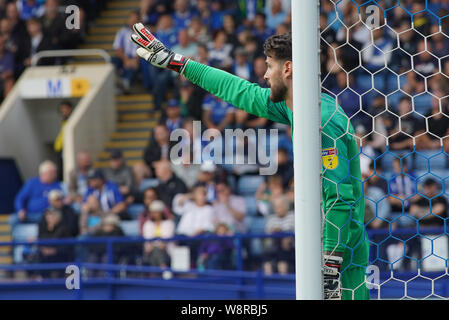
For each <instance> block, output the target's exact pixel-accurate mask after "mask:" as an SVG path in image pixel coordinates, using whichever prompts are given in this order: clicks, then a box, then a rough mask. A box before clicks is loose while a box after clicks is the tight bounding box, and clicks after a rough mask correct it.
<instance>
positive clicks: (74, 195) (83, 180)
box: [66, 151, 92, 204]
mask: <svg viewBox="0 0 449 320" xmlns="http://www.w3.org/2000/svg"><path fill="white" fill-rule="evenodd" d="M91 168H92V158H91V156H90V154H89V153H88V152H86V151H80V152H78V154H77V155H76V168H74V169H73V170H72V171H71V172H70V173H69V182H68V186H67V187H68V191H69V195H68V197H67V199H66V200H67V202H69V203H72V204H74V203H75V204H80V203H82V201H83V197H84V194H85V193H86V192H87V188H88V185H87V173H88V172H89V170H90V169H91Z"/></svg>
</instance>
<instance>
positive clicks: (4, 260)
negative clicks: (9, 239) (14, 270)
mask: <svg viewBox="0 0 449 320" xmlns="http://www.w3.org/2000/svg"><path fill="white" fill-rule="evenodd" d="M0 264H12V256H0Z"/></svg>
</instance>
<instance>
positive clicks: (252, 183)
mask: <svg viewBox="0 0 449 320" xmlns="http://www.w3.org/2000/svg"><path fill="white" fill-rule="evenodd" d="M264 181H265V179H264V177H262V176H243V177H241V178H240V179H239V182H238V185H237V192H238V193H239V194H240V195H243V196H250V195H254V194H255V193H256V191H257V188H259V186H260V184H261V183H263V182H264Z"/></svg>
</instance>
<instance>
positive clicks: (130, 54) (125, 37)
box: [113, 12, 146, 93]
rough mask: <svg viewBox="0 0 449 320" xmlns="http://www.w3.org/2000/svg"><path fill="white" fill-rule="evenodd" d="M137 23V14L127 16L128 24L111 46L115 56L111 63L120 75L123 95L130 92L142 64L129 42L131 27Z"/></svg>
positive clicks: (133, 44)
mask: <svg viewBox="0 0 449 320" xmlns="http://www.w3.org/2000/svg"><path fill="white" fill-rule="evenodd" d="M139 21H140V14H139V13H138V12H131V13H130V14H129V16H128V24H127V25H126V26H124V27H123V28H121V29H120V30H119V31H118V32H117V34H116V36H115V40H114V44H113V48H114V50H115V52H116V55H117V57H115V58H114V60H113V61H114V64H115V66H116V68H117V70H118V71H119V72H120V74H121V80H122V81H121V85H122V87H123V90H124V92H125V93H128V92H129V91H130V89H131V84H132V82H133V81H134V79H135V78H136V75H137V72H138V70H139V65H142V64H144V63H143V62H141V61H142V59H139V58H138V57H137V54H136V50H137V45H136V44H135V43H134V42H132V41H130V40H129V39H130V37H131V34H132V33H133V25H134V24H135V23H137V22H139ZM145 63H146V62H145Z"/></svg>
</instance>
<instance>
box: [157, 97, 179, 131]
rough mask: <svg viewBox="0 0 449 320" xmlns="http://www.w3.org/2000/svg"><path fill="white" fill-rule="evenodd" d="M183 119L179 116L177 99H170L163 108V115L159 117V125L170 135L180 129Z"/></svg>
mask: <svg viewBox="0 0 449 320" xmlns="http://www.w3.org/2000/svg"><path fill="white" fill-rule="evenodd" d="M183 120H184V119H183V117H182V116H181V107H180V104H179V101H178V100H177V99H170V100H169V101H168V102H167V107H166V108H165V114H164V115H163V116H162V117H161V121H160V123H161V124H164V125H165V126H166V127H167V128H168V131H169V132H170V133H171V132H172V131H173V130H176V129H179V128H181V127H182V122H183Z"/></svg>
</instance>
